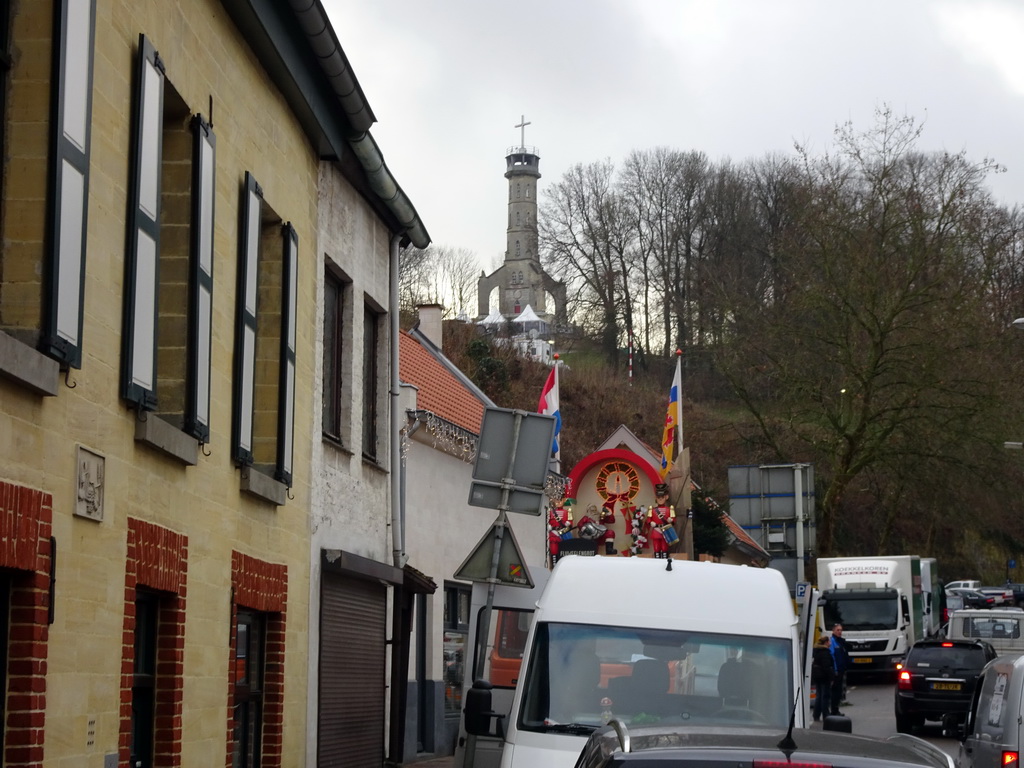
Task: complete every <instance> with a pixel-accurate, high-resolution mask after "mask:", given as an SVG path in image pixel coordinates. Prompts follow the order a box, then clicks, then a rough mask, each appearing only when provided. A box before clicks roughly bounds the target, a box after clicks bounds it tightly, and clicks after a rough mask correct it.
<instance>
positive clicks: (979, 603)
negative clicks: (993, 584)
mask: <svg viewBox="0 0 1024 768" xmlns="http://www.w3.org/2000/svg"><path fill="white" fill-rule="evenodd" d="M946 594H947V595H949V594H953V595H959V596H960V597H962V598H963V601H964V608H991V607H992V606H993V605H995V604H996V599H995V598H994V597H992V595H986V594H985V593H983V592H979V591H978V590H976V589H951V590H949V592H947V593H946Z"/></svg>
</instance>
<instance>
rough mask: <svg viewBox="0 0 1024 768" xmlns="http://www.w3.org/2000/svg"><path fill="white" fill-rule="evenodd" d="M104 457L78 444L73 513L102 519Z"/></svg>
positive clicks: (91, 518) (93, 518) (92, 518)
mask: <svg viewBox="0 0 1024 768" xmlns="http://www.w3.org/2000/svg"><path fill="white" fill-rule="evenodd" d="M104 461H105V460H104V458H103V457H102V456H100V455H99V454H97V453H93V452H92V451H90V450H89V449H88V448H83V447H82V446H78V492H77V494H76V496H75V515H77V516H78V517H87V518H89V519H90V520H102V519H103V482H104V472H105V469H104Z"/></svg>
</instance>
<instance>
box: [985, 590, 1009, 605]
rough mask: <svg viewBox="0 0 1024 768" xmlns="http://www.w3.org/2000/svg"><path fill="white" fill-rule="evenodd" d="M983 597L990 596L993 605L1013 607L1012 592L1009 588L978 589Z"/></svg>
mask: <svg viewBox="0 0 1024 768" xmlns="http://www.w3.org/2000/svg"><path fill="white" fill-rule="evenodd" d="M978 591H979V592H981V594H983V595H991V597H992V598H993V599H994V600H995V605H1015V600H1014V598H1013V590H1012V589H1010V588H1009V587H978Z"/></svg>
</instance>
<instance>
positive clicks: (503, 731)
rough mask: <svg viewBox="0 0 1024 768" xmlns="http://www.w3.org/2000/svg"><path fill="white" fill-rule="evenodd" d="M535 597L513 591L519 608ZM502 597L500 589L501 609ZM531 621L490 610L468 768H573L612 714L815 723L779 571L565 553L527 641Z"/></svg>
mask: <svg viewBox="0 0 1024 768" xmlns="http://www.w3.org/2000/svg"><path fill="white" fill-rule="evenodd" d="M502 591H504V592H507V591H508V590H507V588H506V589H505V590H502ZM475 594H476V595H477V596H479V597H482V596H483V595H484V594H485V590H484V589H481V590H479V591H478V592H476V593H475ZM527 595H528V593H527V594H524V592H523V591H522V590H519V596H518V600H519V601H520V603H522V601H523V598H524V597H526V596H527ZM510 598H511V599H513V600H515V599H516V595H511V596H510ZM505 600H506V598H505V597H504V596H503V595H499V594H498V590H496V595H495V601H494V605H495V606H496V607H497V608H500V607H501V606H502V605H508V603H506V602H505ZM478 616H479V612H478V611H473V614H472V618H471V622H472V621H475V620H476V619H477V618H478ZM523 619H524V614H522V613H521V612H519V611H516V610H514V609H500V610H496V611H495V613H494V615H493V616H492V620H491V621H490V627H491V631H490V632H488V633H487V642H486V647H484V648H479V647H478V648H477V649H476V651H475V652H476V654H483V655H482V656H480V655H478V656H477V657H476V659H475V660H474V664H473V669H474V670H477V671H479V672H482V674H478V675H475V676H476V677H478V678H479V679H478V680H477V682H475V683H473V684H472V686H471V687H469V680H470V679H471V677H473V676H471V675H467V688H466V689H465V690H464V694H463V704H464V718H463V724H462V729H461V732H460V739H459V742H458V744H457V746H456V765H457V766H459V767H460V768H469V766H473V767H474V768H497V767H498V766H500V767H501V768H571V767H572V766H573V764H574V763H575V761H576V758H577V757H578V755H579V753H580V750H581V749H582V748H583V744H584V742H585V741H586V738H587V737H588V736H589V735H590V734H591V732H593V731H594V730H596V729H597V728H598V727H600V726H602V725H604V724H605V723H607V722H608V721H609V720H611V719H612V718H616V719H618V720H619V721H621V722H624V723H625V724H627V725H636V724H642V723H677V724H684V725H691V726H700V727H711V728H713V727H716V726H722V727H724V726H744V725H755V724H756V725H770V726H773V727H776V728H779V729H780V730H784V729H785V728H786V727H787V726H788V725H789V723H790V719H791V718H794V719H795V723H796V725H797V727H801V726H803V725H804V723H805V722H806V721H807V720H808V712H807V701H808V695H807V692H806V690H805V687H806V686H805V683H804V671H803V662H802V659H803V656H802V655H801V654H802V651H801V647H800V641H799V635H798V626H797V623H798V622H797V617H796V615H795V613H794V610H793V603H792V600H791V598H790V595H789V589H788V587H787V585H786V582H785V578H784V577H783V576H782V574H781V573H780V572H779V571H775V570H771V569H759V568H749V567H746V566H736V565H720V564H716V563H697V562H689V561H675V560H661V559H651V558H637V557H633V558H612V557H578V556H569V557H564V558H562V559H561V560H559V562H558V564H557V565H556V566H555V568H554V569H553V570H552V571H551V573H550V576H549V578H548V580H547V585H546V586H545V587H544V590H543V593H542V594H541V595H540V599H539V600H537V602H536V610H535V611H534V613H533V615H532V621H531V622H530V628H529V633H528V634H527V635H526V637H525V642H523V640H522V633H523V629H524V627H525V624H526V622H524V621H523ZM474 636H475V632H474V625H473V624H472V623H471V625H470V637H474ZM518 653H521V654H522V656H521V658H515V657H516V655H517V654H518ZM481 659H482V660H483V661H482V662H481ZM510 662H514V664H510ZM512 684H514V686H515V688H514V693H513V695H512V696H511V700H509V697H508V693H509V692H510V686H511V685H512Z"/></svg>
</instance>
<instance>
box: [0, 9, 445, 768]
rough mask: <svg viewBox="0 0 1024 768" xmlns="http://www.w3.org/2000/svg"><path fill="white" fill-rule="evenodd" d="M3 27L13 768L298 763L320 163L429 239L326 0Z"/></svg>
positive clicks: (319, 266)
mask: <svg viewBox="0 0 1024 768" xmlns="http://www.w3.org/2000/svg"><path fill="white" fill-rule="evenodd" d="M0 9H2V12H3V14H4V16H3V20H2V21H3V22H4V23H0V37H2V39H0V45H2V50H3V53H4V57H3V63H2V64H0V70H2V76H3V78H4V87H3V89H0V91H2V93H3V96H2V100H3V101H2V104H0V109H2V136H3V150H4V151H3V160H2V169H0V170H2V190H0V236H2V246H0V678H2V679H0V692H2V693H3V697H2V704H3V712H2V715H3V717H2V719H0V721H2V722H3V723H4V724H5V725H4V728H3V733H2V735H3V764H4V765H5V766H54V767H57V766H59V767H60V768H71V767H72V766H73V767H74V768H101V767H102V768H107V766H115V765H116V766H128V765H131V766H136V765H138V766H142V767H143V768H147V767H148V766H303V765H306V764H307V753H308V751H309V750H308V749H307V743H308V740H309V738H310V737H309V735H308V728H309V727H310V723H309V722H308V721H309V719H310V718H309V716H308V713H307V708H308V703H309V701H311V700H315V696H316V692H315V690H311V688H313V687H315V686H311V685H310V684H309V682H308V681H309V679H310V677H311V675H309V673H308V670H309V669H310V668H311V667H312V668H314V669H315V660H311V659H310V654H309V638H308V631H309V630H308V627H309V622H310V615H311V611H312V612H316V611H317V610H318V607H317V606H316V605H311V588H310V570H311V565H310V552H311V539H310V521H309V518H310V507H311V490H310V489H311V484H312V482H313V481H312V477H311V475H312V473H313V470H312V468H311V456H312V452H313V451H312V447H313V445H314V444H316V443H317V442H318V441H319V440H320V418H321V403H320V402H318V401H317V400H316V398H315V397H314V390H315V387H314V380H315V379H317V378H318V377H319V376H320V371H321V368H320V362H319V355H320V350H319V347H318V344H319V341H318V332H319V331H318V327H319V324H320V323H321V322H322V313H321V312H320V311H319V310H318V296H320V295H322V287H320V288H319V289H318V286H322V280H323V270H324V264H323V261H322V259H321V257H320V256H319V255H318V254H319V248H318V241H319V239H320V234H319V228H320V227H321V221H320V218H319V217H320V211H319V207H318V206H319V185H320V181H319V180H320V178H321V176H322V175H323V168H324V167H325V166H328V167H336V168H338V169H339V170H338V171H337V173H338V174H340V175H341V176H342V177H343V178H345V179H346V180H347V183H348V184H350V185H352V186H353V187H354V188H357V189H359V194H360V195H361V196H362V198H363V199H365V200H366V201H367V202H366V207H367V209H368V210H369V211H370V213H371V215H372V216H373V217H375V218H376V221H377V224H376V226H378V227H380V228H381V229H382V230H384V231H385V232H386V233H387V234H390V235H392V236H394V235H396V234H399V233H401V232H403V231H405V232H407V234H406V235H405V236H404V237H402V236H401V235H400V234H399V237H400V238H401V239H402V242H403V243H407V242H409V241H412V242H414V243H416V244H417V245H418V246H420V247H425V246H426V245H427V243H428V242H429V239H428V238H427V236H426V232H425V231H424V230H423V228H422V225H420V223H419V221H418V218H417V217H416V216H415V212H414V211H413V210H412V208H411V206H410V205H409V204H408V201H407V200H405V198H404V195H402V193H401V190H400V189H398V188H397V185H395V187H394V189H395V190H397V192H396V193H395V192H393V194H392V195H391V197H390V198H388V199H384V197H383V196H382V195H380V194H378V193H377V192H375V191H374V189H375V187H374V184H373V182H372V180H371V176H372V172H377V173H378V174H379V173H380V166H381V163H380V158H379V154H378V155H375V154H374V153H375V152H376V151H377V150H376V145H374V144H372V141H370V142H369V143H370V145H371V149H370V151H363V152H362V154H361V155H359V157H358V159H356V158H355V156H354V155H353V153H352V151H351V148H352V142H353V141H355V140H357V139H358V140H361V141H364V142H365V141H367V136H368V134H366V130H367V128H368V126H369V124H370V123H371V122H372V113H370V111H369V107H368V106H366V107H365V111H364V112H363V113H362V114H359V112H358V107H359V106H360V105H363V106H365V100H364V99H363V96H362V92H361V90H360V89H359V86H358V83H357V82H356V81H355V78H354V76H352V75H351V73H350V72H345V71H342V72H341V73H339V72H338V71H337V69H335V70H331V69H330V68H329V67H328V66H326V64H327V63H333V64H336V63H337V62H339V61H340V62H342V63H344V57H343V54H341V53H340V49H337V50H336V53H337V54H338V56H336V57H335V58H334V59H333V60H332V61H331V62H325V60H324V59H323V58H322V56H320V52H322V51H323V48H324V42H325V41H327V43H328V47H332V46H333V47H334V48H337V41H336V39H335V36H334V33H333V30H332V29H331V28H330V26H329V25H327V24H326V17H325V14H324V13H323V8H322V6H321V5H320V2H319V0H304V1H303V2H287V1H286V0H274V1H273V2H269V1H267V2H262V1H261V2H249V1H248V0H173V1H171V0H31V1H26V0H20V1H17V0H0ZM353 105H354V109H355V110H356V111H355V112H347V111H346V110H348V109H350V108H353ZM367 169H370V171H371V173H367ZM384 172H385V174H386V169H385V170H384ZM410 212H411V213H410ZM368 258H372V259H380V258H383V259H386V258H387V253H386V252H385V253H384V255H383V257H381V256H380V254H369V255H368ZM386 265H387V262H386V261H385V263H384V266H385V267H386ZM377 268H380V265H377ZM318 290H319V291H321V293H318ZM381 309H382V310H387V307H382V308H381ZM381 355H382V358H383V359H384V362H385V364H386V360H387V355H386V345H382V352H381ZM350 396H353V397H354V396H355V395H350ZM383 464H384V469H385V471H386V470H387V466H386V464H387V462H386V461H385V462H383Z"/></svg>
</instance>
